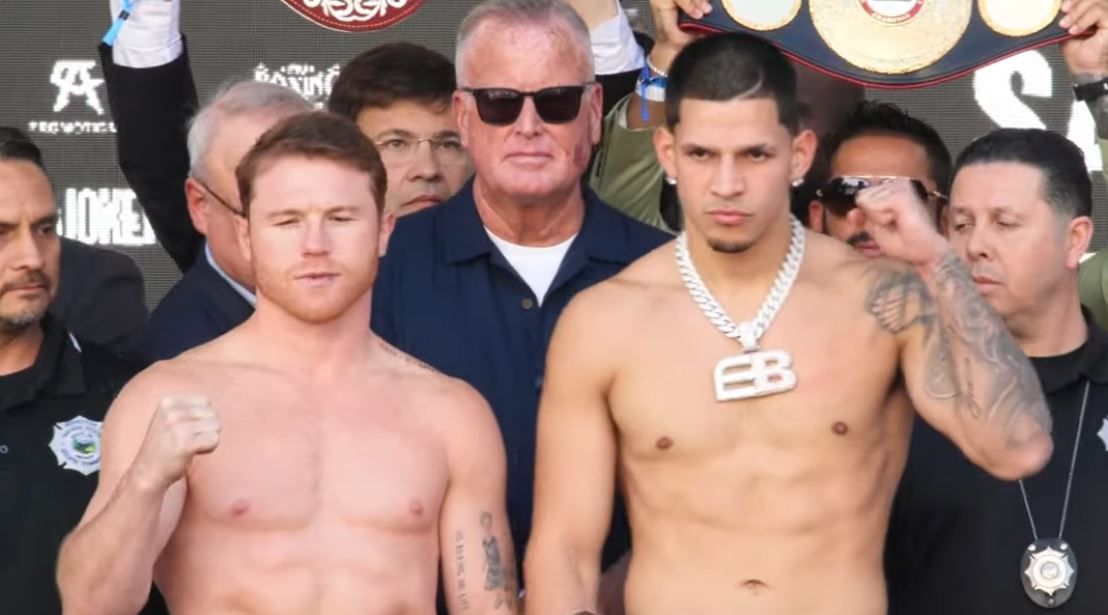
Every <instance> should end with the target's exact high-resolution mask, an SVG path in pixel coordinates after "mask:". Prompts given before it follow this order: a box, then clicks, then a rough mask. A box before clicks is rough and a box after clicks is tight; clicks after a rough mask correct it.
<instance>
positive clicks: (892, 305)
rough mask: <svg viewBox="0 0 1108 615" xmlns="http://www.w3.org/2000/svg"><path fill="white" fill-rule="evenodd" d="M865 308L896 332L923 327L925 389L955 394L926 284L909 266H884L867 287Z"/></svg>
mask: <svg viewBox="0 0 1108 615" xmlns="http://www.w3.org/2000/svg"><path fill="white" fill-rule="evenodd" d="M866 308H867V310H868V311H869V313H870V314H872V315H873V317H874V318H876V319H877V323H878V324H880V325H881V328H883V329H885V330H886V331H888V332H890V333H892V334H893V335H898V334H900V333H901V332H902V331H905V330H907V329H909V328H911V327H914V326H918V327H920V328H921V329H922V330H923V343H924V346H925V347H926V348H927V353H928V360H927V369H926V371H925V381H924V382H925V386H926V389H927V393H928V394H929V395H930V396H931V397H934V398H935V399H953V398H956V397H957V396H958V384H957V380H956V378H957V374H956V373H955V372H954V371H953V368H952V365H953V362H952V358H951V356H950V344H949V343H948V341H947V337H946V331H945V329H944V328H943V327H942V324H941V321H940V319H939V314H938V313H937V312H936V310H935V302H934V301H933V300H932V299H931V293H929V292H927V286H926V285H924V283H923V280H921V279H920V277H919V276H918V275H916V273H915V272H914V271H912V270H910V269H896V270H891V269H885V270H884V271H882V275H881V277H879V278H878V279H877V281H876V282H875V283H874V285H873V286H872V287H871V288H870V291H869V297H868V298H867V299H866Z"/></svg>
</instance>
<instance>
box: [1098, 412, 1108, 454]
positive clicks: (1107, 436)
mask: <svg viewBox="0 0 1108 615" xmlns="http://www.w3.org/2000/svg"><path fill="white" fill-rule="evenodd" d="M1096 435H1098V436H1100V439H1101V440H1102V441H1103V442H1104V450H1106V451H1108V419H1104V424H1103V425H1101V426H1100V431H1098V432H1096Z"/></svg>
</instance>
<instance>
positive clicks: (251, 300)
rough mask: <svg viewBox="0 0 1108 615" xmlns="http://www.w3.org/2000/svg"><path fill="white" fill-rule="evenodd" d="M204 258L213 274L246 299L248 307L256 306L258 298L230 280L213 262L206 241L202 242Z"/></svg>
mask: <svg viewBox="0 0 1108 615" xmlns="http://www.w3.org/2000/svg"><path fill="white" fill-rule="evenodd" d="M204 258H206V259H208V264H209V265H211V267H212V269H215V272H216V273H218V274H219V277H221V278H223V279H224V281H226V282H227V283H228V284H230V285H231V288H233V289H235V292H236V293H238V294H239V295H241V296H242V298H243V299H246V302H247V303H249V304H250V305H257V303H258V297H257V296H256V295H255V294H254V293H252V292H250V290H249V289H248V288H246V287H245V286H243V285H242V284H239V283H238V282H236V281H235V280H234V279H233V278H231V276H229V275H227V273H226V272H225V271H223V268H222V267H220V266H219V264H218V263H216V262H215V258H214V257H213V256H212V247H211V246H210V245H208V242H207V241H205V242H204Z"/></svg>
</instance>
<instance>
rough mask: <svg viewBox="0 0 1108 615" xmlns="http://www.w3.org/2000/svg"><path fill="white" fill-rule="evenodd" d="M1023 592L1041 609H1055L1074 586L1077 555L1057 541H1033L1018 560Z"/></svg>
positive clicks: (1050, 539)
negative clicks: (1021, 572)
mask: <svg viewBox="0 0 1108 615" xmlns="http://www.w3.org/2000/svg"><path fill="white" fill-rule="evenodd" d="M1020 570H1022V571H1023V574H1021V575H1020V580H1021V581H1023V591H1024V592H1025V593H1026V594H1027V597H1028V598H1030V599H1031V601H1032V602H1034V603H1035V604H1037V605H1039V606H1041V607H1043V608H1044V609H1056V608H1058V607H1060V606H1062V605H1063V604H1065V603H1066V602H1068V601H1069V599H1070V598H1071V597H1073V590H1074V588H1075V587H1076V585H1077V555H1076V554H1075V553H1074V552H1073V546H1072V545H1070V544H1068V543H1067V542H1065V541H1063V540H1061V539H1060V538H1044V539H1042V540H1036V541H1035V542H1033V543H1032V544H1031V545H1029V546H1028V547H1027V549H1025V550H1024V552H1023V558H1022V559H1021V560H1020Z"/></svg>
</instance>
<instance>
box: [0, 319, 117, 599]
mask: <svg viewBox="0 0 1108 615" xmlns="http://www.w3.org/2000/svg"><path fill="white" fill-rule="evenodd" d="M42 326H43V332H44V339H43V342H42V347H41V348H40V350H39V354H38V357H37V358H36V359H35V363H34V365H32V366H31V367H30V368H29V369H27V370H24V371H22V372H18V373H15V374H11V375H9V376H3V377H0V613H5V614H7V613H10V614H12V615H17V614H18V615H57V614H58V613H61V606H60V604H59V600H58V593H57V590H56V589H55V583H54V568H55V563H56V560H57V552H58V547H59V546H60V545H61V541H62V539H63V538H64V537H65V535H66V534H67V533H68V532H69V531H70V530H72V529H73V528H74V526H76V525H77V522H78V521H79V520H80V519H81V515H82V514H83V513H84V511H85V507H86V505H87V504H88V501H89V498H91V497H92V493H93V491H94V490H95V489H96V482H97V477H98V470H99V468H100V424H101V422H102V421H103V420H104V413H105V412H107V410H108V406H109V405H111V402H112V400H113V399H114V398H115V396H116V394H117V393H118V392H119V390H120V388H121V387H122V386H123V385H124V384H125V383H126V382H127V380H129V379H130V378H131V376H133V375H134V374H135V373H136V372H137V371H138V370H137V369H136V367H135V366H133V365H130V364H128V363H125V362H123V361H121V360H119V359H116V358H114V357H113V356H112V355H110V354H108V353H107V352H106V351H103V350H100V349H97V348H94V347H91V346H84V347H82V346H81V345H79V344H78V342H77V341H76V340H75V339H73V338H72V337H71V336H70V335H69V333H68V332H67V331H66V329H65V327H64V326H63V325H62V324H61V323H60V322H59V321H57V320H55V319H54V318H52V317H51V316H49V315H47V316H46V317H45V318H44V319H43V321H42Z"/></svg>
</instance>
